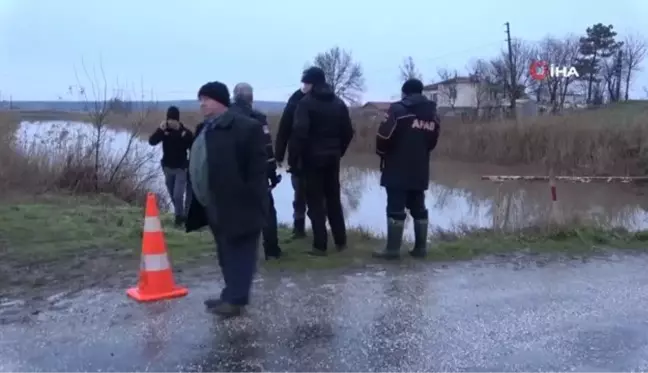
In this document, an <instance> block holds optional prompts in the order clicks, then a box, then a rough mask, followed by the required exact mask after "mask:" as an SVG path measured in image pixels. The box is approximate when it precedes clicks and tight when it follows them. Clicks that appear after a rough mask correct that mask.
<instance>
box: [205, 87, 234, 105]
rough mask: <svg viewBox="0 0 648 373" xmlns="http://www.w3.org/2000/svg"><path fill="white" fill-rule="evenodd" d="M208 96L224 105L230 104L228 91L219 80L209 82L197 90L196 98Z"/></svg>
mask: <svg viewBox="0 0 648 373" xmlns="http://www.w3.org/2000/svg"><path fill="white" fill-rule="evenodd" d="M201 96H202V97H209V98H211V99H212V100H214V101H218V102H220V103H221V104H223V105H225V106H228V107H229V106H230V93H229V89H228V88H227V86H226V85H225V84H223V83H221V82H209V83H207V84H205V85H203V86H202V87H200V89H199V90H198V98H200V97H201Z"/></svg>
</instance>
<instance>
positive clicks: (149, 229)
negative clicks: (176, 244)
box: [126, 193, 189, 302]
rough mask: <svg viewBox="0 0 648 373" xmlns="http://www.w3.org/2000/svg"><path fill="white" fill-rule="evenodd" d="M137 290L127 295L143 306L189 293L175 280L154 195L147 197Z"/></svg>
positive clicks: (132, 289)
mask: <svg viewBox="0 0 648 373" xmlns="http://www.w3.org/2000/svg"><path fill="white" fill-rule="evenodd" d="M140 263H141V264H140V276H139V283H138V284H137V287H134V288H130V289H128V290H127V291H126V294H128V296H129V297H131V298H133V299H135V300H137V301H140V302H152V301H156V300H163V299H171V298H178V297H183V296H185V295H187V294H189V290H187V289H186V288H183V287H179V286H177V285H176V284H175V281H174V280H173V272H172V271H171V263H170V262H169V257H168V255H167V250H166V243H165V241H164V232H162V224H161V223H160V213H159V211H158V207H157V202H156V201H155V195H154V194H153V193H149V194H148V196H147V197H146V214H145V216H144V237H143V238H142V259H141V262H140Z"/></svg>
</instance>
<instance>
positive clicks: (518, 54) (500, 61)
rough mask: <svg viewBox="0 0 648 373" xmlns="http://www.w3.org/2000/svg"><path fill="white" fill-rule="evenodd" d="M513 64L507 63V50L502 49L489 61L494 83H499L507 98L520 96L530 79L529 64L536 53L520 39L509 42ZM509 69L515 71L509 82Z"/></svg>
mask: <svg viewBox="0 0 648 373" xmlns="http://www.w3.org/2000/svg"><path fill="white" fill-rule="evenodd" d="M511 54H512V57H513V65H512V66H511V64H510V63H509V59H508V51H504V50H502V51H501V53H500V55H499V56H498V57H496V58H495V59H493V60H492V61H491V64H492V65H493V75H494V78H495V79H494V80H495V82H494V83H495V84H498V85H501V86H502V87H503V88H504V92H506V95H507V96H508V98H509V99H511V98H513V99H518V98H521V97H522V96H523V95H524V93H525V90H526V88H527V87H528V86H529V82H530V80H531V77H530V74H529V66H530V65H531V61H532V60H533V59H534V57H535V55H536V49H535V48H534V47H533V46H532V45H530V44H527V43H525V42H524V41H522V40H513V41H512V42H511ZM511 69H513V70H514V71H515V76H514V79H515V81H514V82H512V83H513V84H511V73H510V71H511Z"/></svg>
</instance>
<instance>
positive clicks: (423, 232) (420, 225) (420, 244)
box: [409, 220, 428, 258]
mask: <svg viewBox="0 0 648 373" xmlns="http://www.w3.org/2000/svg"><path fill="white" fill-rule="evenodd" d="M427 236H428V221H427V220H414V248H412V250H410V252H409V254H410V255H411V256H412V257H414V258H425V256H426V255H427Z"/></svg>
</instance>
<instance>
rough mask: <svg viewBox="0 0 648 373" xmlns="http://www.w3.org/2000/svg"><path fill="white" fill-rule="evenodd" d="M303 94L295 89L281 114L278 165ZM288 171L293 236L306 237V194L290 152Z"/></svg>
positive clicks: (277, 153) (290, 133)
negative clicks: (290, 186) (290, 188)
mask: <svg viewBox="0 0 648 373" xmlns="http://www.w3.org/2000/svg"><path fill="white" fill-rule="evenodd" d="M305 95H306V94H305V93H304V92H303V91H302V89H298V90H296V91H295V92H294V93H293V94H292V95H291V96H290V98H289V99H288V103H287V104H286V107H285V108H284V110H283V114H281V119H280V120H279V129H278V130H277V139H276V142H275V159H276V160H277V163H278V164H279V166H281V163H282V162H283V161H284V156H285V155H286V149H287V147H288V141H289V140H290V136H291V135H292V130H293V122H294V116H295V109H296V108H297V104H298V103H299V101H300V100H301V99H302V98H304V96H305ZM288 172H289V173H290V182H291V184H292V188H293V238H303V237H306V194H305V193H304V186H303V178H300V177H299V171H298V170H297V169H296V164H295V157H293V156H292V154H290V153H289V154H288Z"/></svg>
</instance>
